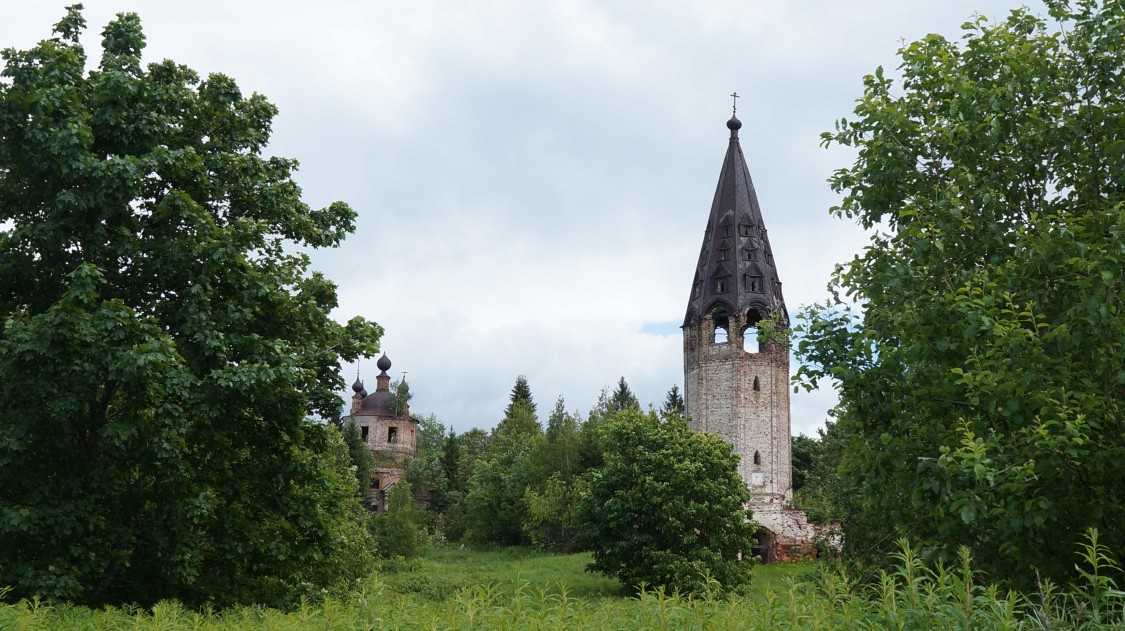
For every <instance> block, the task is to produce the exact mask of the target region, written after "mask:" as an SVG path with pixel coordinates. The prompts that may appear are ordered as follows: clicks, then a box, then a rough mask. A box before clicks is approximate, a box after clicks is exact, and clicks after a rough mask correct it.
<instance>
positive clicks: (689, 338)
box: [682, 110, 792, 532]
mask: <svg viewBox="0 0 1125 631" xmlns="http://www.w3.org/2000/svg"><path fill="white" fill-rule="evenodd" d="M736 111H737V110H736ZM741 127H742V123H741V121H739V120H738V117H737V116H732V117H731V119H730V120H729V121H727V128H728V129H729V130H730V143H729V144H728V146H727V152H726V157H725V159H724V160H723V168H722V170H721V171H720V172H719V183H718V186H717V187H716V189H715V198H714V201H712V203H711V214H710V215H709V216H708V218H707V227H706V229H705V230H704V232H703V247H702V248H701V249H700V252H699V262H698V263H697V264H696V268H695V279H694V280H693V281H692V286H691V296H690V298H689V299H688V307H687V314H686V315H685V317H684V323H683V327H682V328H683V332H684V399H685V403H686V409H687V414H688V416H689V417H690V419H691V427H692V429H694V430H696V431H699V432H706V433H709V434H715V435H717V436H719V437H720V438H722V439H723V440H726V441H727V442H729V443H730V444H731V445H733V447H734V452H735V453H737V454H738V455H739V456H740V458H741V461H740V463H739V474H740V475H741V476H742V479H743V480H745V481H746V484H747V486H749V487H750V492H751V497H752V499H751V502H750V506H751V508H752V509H754V512H755V516H756V517H755V518H756V519H758V520H759V522H760V523H762V525H763V526H765V525H766V523H765V522H764V521H762V519H761V518H762V517H766V516H765V515H764V514H763V513H769V512H773V511H778V510H781V509H782V508H783V507H784V506H785V505H787V504H788V503H789V502H790V501H791V499H792V455H791V447H790V427H789V423H790V420H789V348H788V346H789V344H788V339H787V337H782V338H780V339H774V340H772V341H766V342H763V343H761V344H760V345H759V343H758V328H759V326H760V325H761V324H762V323H763V322H765V321H767V320H768V321H770V322H772V323H773V324H774V326H775V328H776V330H778V331H781V332H782V334H783V335H784V332H785V331H786V328H787V327H788V326H789V314H788V312H787V311H786V309H785V300H784V299H783V298H782V295H781V281H780V280H779V279H778V275H777V267H776V266H775V264H774V258H773V251H772V249H771V248H770V242H769V238H768V236H767V232H766V226H765V223H764V222H763V221H762V212H761V209H760V208H759V207H758V197H757V195H756V194H755V192H754V183H753V181H751V179H750V171H749V170H748V169H747V167H746V158H745V157H744V156H743V154H742V147H741V146H740V145H739V142H738V130H739V129H741ZM775 532H776V531H775Z"/></svg>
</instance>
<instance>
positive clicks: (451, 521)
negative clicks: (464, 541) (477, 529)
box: [442, 427, 492, 541]
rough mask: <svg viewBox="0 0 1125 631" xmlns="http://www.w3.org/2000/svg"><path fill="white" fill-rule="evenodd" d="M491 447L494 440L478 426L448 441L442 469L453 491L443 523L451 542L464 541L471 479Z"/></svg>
mask: <svg viewBox="0 0 1125 631" xmlns="http://www.w3.org/2000/svg"><path fill="white" fill-rule="evenodd" d="M491 446H492V437H491V436H490V435H489V433H488V432H486V431H484V430H483V429H480V428H479V427H474V428H473V429H470V430H469V431H467V432H465V433H463V434H460V435H458V434H453V433H452V432H451V433H450V435H449V437H448V438H447V439H446V443H445V447H444V448H443V452H444V453H443V456H442V467H443V468H444V469H445V470H446V472H447V473H446V475H447V477H448V479H449V486H450V488H449V492H448V501H447V504H446V507H445V512H444V515H443V521H444V529H445V536H446V537H448V538H449V539H450V540H451V541H457V540H460V539H461V538H463V537H464V535H465V532H466V531H467V530H468V528H469V505H468V496H469V480H470V479H471V478H472V475H473V471H474V469H475V468H476V462H477V460H479V459H480V458H482V457H484V456H485V455H487V454H488V451H489V449H490V448H491Z"/></svg>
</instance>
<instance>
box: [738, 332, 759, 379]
mask: <svg viewBox="0 0 1125 631" xmlns="http://www.w3.org/2000/svg"><path fill="white" fill-rule="evenodd" d="M742 349H743V350H745V351H746V352H747V353H757V352H758V351H759V350H761V349H760V348H759V346H758V327H756V326H751V327H747V328H746V330H745V331H743V332H742ZM755 390H757V388H755Z"/></svg>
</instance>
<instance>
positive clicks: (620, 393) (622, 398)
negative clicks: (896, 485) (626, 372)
mask: <svg viewBox="0 0 1125 631" xmlns="http://www.w3.org/2000/svg"><path fill="white" fill-rule="evenodd" d="M639 409H641V402H640V401H638V400H637V397H636V395H634V394H633V391H632V390H631V389H630V388H629V384H628V383H626V382H625V377H622V378H621V379H619V380H618V381H617V389H615V390H614V391H613V395H611V396H610V398H609V413H610V414H617V413H618V412H623V411H625V410H639Z"/></svg>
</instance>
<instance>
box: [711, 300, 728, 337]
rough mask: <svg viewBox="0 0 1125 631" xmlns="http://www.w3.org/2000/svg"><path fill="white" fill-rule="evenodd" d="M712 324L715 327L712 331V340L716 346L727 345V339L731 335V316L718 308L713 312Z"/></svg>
mask: <svg viewBox="0 0 1125 631" xmlns="http://www.w3.org/2000/svg"><path fill="white" fill-rule="evenodd" d="M711 324H712V326H713V327H714V328H713V329H712V331H711V335H712V337H711V340H712V342H714V343H715V344H726V343H727V337H728V335H729V334H730V315H729V314H727V310H726V309H724V308H722V307H716V308H715V310H714V311H712V312H711Z"/></svg>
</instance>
